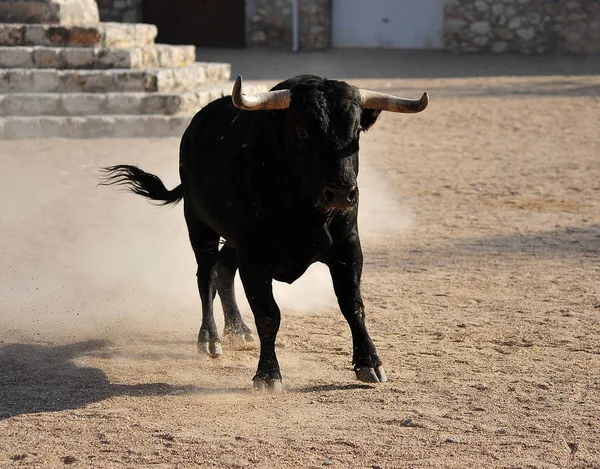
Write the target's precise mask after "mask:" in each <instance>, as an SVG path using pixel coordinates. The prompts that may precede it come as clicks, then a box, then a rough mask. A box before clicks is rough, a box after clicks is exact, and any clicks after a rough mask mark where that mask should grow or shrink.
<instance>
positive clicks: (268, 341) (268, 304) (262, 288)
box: [239, 259, 283, 392]
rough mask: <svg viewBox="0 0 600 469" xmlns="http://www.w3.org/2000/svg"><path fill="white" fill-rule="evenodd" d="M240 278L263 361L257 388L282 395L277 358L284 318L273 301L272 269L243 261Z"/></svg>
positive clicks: (260, 360)
mask: <svg viewBox="0 0 600 469" xmlns="http://www.w3.org/2000/svg"><path fill="white" fill-rule="evenodd" d="M239 268H240V278H241V280H242V284H243V285H244V291H245V292H246V297H247V298H248V303H250V308H252V313H253V314H254V321H255V323H256V331H257V332H258V337H259V339H260V358H259V360H258V368H257V370H256V374H255V375H254V378H253V381H254V388H255V389H258V390H261V391H271V392H281V391H282V390H283V386H282V382H281V372H280V370H279V362H278V361H277V356H276V355H275V339H276V338H277V332H278V331H279V323H280V319H281V315H280V312H279V306H277V303H276V302H275V298H274V297H273V277H272V272H271V269H270V268H269V267H268V266H266V265H264V264H260V263H252V262H244V261H243V260H242V259H240V266H239Z"/></svg>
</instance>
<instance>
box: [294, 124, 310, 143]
mask: <svg viewBox="0 0 600 469" xmlns="http://www.w3.org/2000/svg"><path fill="white" fill-rule="evenodd" d="M296 136H297V137H298V139H299V140H306V139H307V138H308V131H307V130H306V129H305V128H303V127H298V128H297V129H296Z"/></svg>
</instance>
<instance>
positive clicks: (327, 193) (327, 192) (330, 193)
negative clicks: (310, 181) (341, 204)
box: [323, 189, 335, 203]
mask: <svg viewBox="0 0 600 469" xmlns="http://www.w3.org/2000/svg"><path fill="white" fill-rule="evenodd" d="M323 194H325V199H326V200H327V202H329V203H332V202H333V201H334V200H335V193H334V192H333V191H332V190H331V189H325V190H324V191H323Z"/></svg>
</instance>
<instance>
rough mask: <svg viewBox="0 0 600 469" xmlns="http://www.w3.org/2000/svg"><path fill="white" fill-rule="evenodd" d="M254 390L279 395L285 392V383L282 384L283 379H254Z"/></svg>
mask: <svg viewBox="0 0 600 469" xmlns="http://www.w3.org/2000/svg"><path fill="white" fill-rule="evenodd" d="M254 389H255V390H256V391H260V392H271V393H274V394H278V393H280V392H283V383H282V382H281V378H275V379H268V378H267V379H265V378H254Z"/></svg>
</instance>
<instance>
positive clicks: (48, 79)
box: [28, 70, 60, 93]
mask: <svg viewBox="0 0 600 469" xmlns="http://www.w3.org/2000/svg"><path fill="white" fill-rule="evenodd" d="M28 73H29V74H30V76H31V78H32V86H31V88H30V91H32V92H37V93H39V92H53V91H57V90H58V89H59V87H60V78H59V76H58V73H56V71H54V70H35V71H33V70H30V71H29V72H28Z"/></svg>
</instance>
